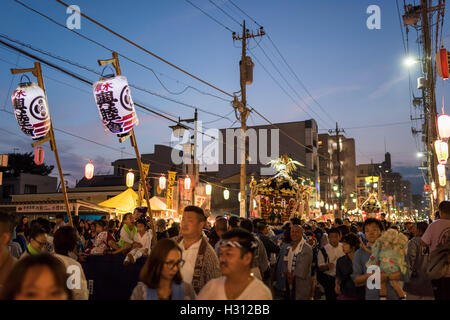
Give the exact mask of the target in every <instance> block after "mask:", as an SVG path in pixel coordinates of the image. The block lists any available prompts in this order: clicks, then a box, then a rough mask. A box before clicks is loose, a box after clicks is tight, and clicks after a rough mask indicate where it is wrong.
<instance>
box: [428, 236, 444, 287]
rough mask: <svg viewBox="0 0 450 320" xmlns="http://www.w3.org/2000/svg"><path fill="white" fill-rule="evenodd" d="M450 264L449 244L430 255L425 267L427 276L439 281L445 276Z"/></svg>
mask: <svg viewBox="0 0 450 320" xmlns="http://www.w3.org/2000/svg"><path fill="white" fill-rule="evenodd" d="M449 264H450V242H447V244H446V245H445V246H443V247H441V248H439V249H436V250H434V251H433V252H431V254H430V258H429V261H428V267H427V276H428V277H429V278H430V279H432V280H436V279H441V278H444V277H445V276H446V275H447V272H448V270H449Z"/></svg>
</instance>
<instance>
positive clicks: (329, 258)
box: [317, 228, 345, 300]
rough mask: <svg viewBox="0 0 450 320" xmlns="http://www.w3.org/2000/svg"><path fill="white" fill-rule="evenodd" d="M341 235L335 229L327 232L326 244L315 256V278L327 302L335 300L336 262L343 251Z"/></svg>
mask: <svg viewBox="0 0 450 320" xmlns="http://www.w3.org/2000/svg"><path fill="white" fill-rule="evenodd" d="M340 240H341V233H340V231H339V230H338V229H337V228H332V229H331V230H330V231H329V232H328V242H329V243H328V244H326V245H325V246H324V247H323V248H322V249H320V251H319V254H318V256H317V265H318V266H319V273H318V275H317V278H318V280H319V283H320V284H321V285H322V286H323V288H324V289H325V297H326V299H327V300H336V298H337V295H336V292H335V291H334V288H335V277H336V262H337V259H339V258H340V257H342V256H343V255H345V254H344V251H343V250H342V243H340V242H339V241H340Z"/></svg>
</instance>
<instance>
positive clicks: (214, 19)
mask: <svg viewBox="0 0 450 320" xmlns="http://www.w3.org/2000/svg"><path fill="white" fill-rule="evenodd" d="M185 1H186V2H188V3H189V4H190V5H191V6H193V7H194V8H196V9H197V10H200V11H201V12H203V13H204V14H205V15H206V16H207V17H208V18H210V19H211V20H213V21H215V22H216V23H217V24H219V25H221V26H222V27H224V28H225V29H226V30H228V31H230V32H231V33H233V32H234V31H233V30H231V29H230V28H228V27H227V26H226V25H224V24H223V23H222V22H220V21H219V20H217V19H216V18H214V17H213V16H211V15H209V14H208V13H206V12H205V11H204V10H203V9H201V8H200V7H198V6H196V5H195V4H193V3H192V2H191V1H189V0H185Z"/></svg>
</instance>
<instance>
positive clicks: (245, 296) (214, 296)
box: [197, 277, 272, 300]
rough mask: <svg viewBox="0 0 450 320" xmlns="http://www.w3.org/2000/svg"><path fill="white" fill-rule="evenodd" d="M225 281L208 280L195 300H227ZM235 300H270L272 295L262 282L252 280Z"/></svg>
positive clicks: (218, 279) (222, 279)
mask: <svg viewBox="0 0 450 320" xmlns="http://www.w3.org/2000/svg"><path fill="white" fill-rule="evenodd" d="M225 280H226V277H220V278H217V279H212V280H210V281H209V282H208V283H207V284H206V285H205V286H204V287H203V289H202V290H201V291H200V293H199V294H198V296H197V300H228V297H227V294H226V293H225ZM236 300H272V293H271V292H270V289H269V288H267V286H266V285H265V284H264V282H262V281H261V280H258V279H256V278H253V280H252V282H250V284H249V285H248V286H247V288H245V290H244V291H243V292H242V293H241V294H240V295H239V297H237V298H236Z"/></svg>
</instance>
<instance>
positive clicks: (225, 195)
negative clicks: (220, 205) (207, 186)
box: [223, 189, 230, 200]
mask: <svg viewBox="0 0 450 320" xmlns="http://www.w3.org/2000/svg"><path fill="white" fill-rule="evenodd" d="M223 198H224V199H225V200H228V199H230V191H228V189H225V190H223Z"/></svg>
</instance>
